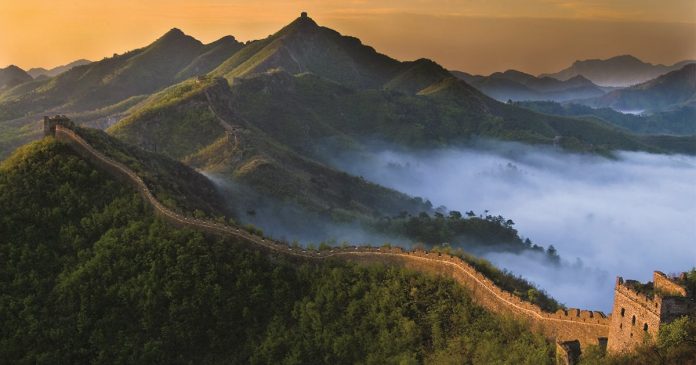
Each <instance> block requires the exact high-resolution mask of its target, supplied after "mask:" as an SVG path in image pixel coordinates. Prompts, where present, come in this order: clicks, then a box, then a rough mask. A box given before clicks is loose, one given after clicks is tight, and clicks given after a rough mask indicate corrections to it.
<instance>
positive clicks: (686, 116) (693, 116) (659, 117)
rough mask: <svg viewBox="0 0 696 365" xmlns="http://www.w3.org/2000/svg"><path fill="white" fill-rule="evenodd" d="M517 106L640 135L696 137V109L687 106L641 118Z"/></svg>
mask: <svg viewBox="0 0 696 365" xmlns="http://www.w3.org/2000/svg"><path fill="white" fill-rule="evenodd" d="M515 105H517V106H521V107H524V108H528V109H531V110H534V111H536V112H539V113H544V114H552V115H559V116H567V117H575V118H584V119H590V120H600V121H602V122H605V123H609V124H613V125H615V126H617V127H620V128H623V129H625V130H626V131H629V132H633V133H638V134H660V135H683V136H688V135H696V105H694V106H690V105H685V106H680V107H678V108H675V109H674V110H668V111H662V112H657V113H643V114H639V115H634V114H625V113H621V112H617V111H616V110H614V109H611V108H606V107H605V108H592V107H589V106H586V105H582V104H575V103H565V104H560V103H556V102H550V101H524V102H516V103H515Z"/></svg>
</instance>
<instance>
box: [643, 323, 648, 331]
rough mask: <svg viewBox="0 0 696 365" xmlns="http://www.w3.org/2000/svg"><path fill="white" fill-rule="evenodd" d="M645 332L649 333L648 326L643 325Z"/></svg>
mask: <svg viewBox="0 0 696 365" xmlns="http://www.w3.org/2000/svg"><path fill="white" fill-rule="evenodd" d="M643 331H645V332H648V324H647V323H645V324H643Z"/></svg>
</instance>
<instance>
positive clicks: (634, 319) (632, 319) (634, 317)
mask: <svg viewBox="0 0 696 365" xmlns="http://www.w3.org/2000/svg"><path fill="white" fill-rule="evenodd" d="M631 324H632V325H634V326H635V325H636V316H633V318H631Z"/></svg>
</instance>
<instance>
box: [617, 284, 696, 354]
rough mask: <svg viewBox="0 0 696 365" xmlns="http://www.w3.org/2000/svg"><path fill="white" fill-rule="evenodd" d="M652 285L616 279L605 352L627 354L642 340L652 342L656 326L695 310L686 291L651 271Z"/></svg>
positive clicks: (656, 331)
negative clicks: (606, 350)
mask: <svg viewBox="0 0 696 365" xmlns="http://www.w3.org/2000/svg"><path fill="white" fill-rule="evenodd" d="M653 280H654V281H653V282H650V283H646V284H642V283H639V282H637V281H634V280H624V279H623V278H622V277H617V278H616V285H615V287H614V307H613V311H612V313H613V314H612V320H611V325H610V329H609V343H608V347H607V348H608V350H609V351H610V352H613V353H622V352H630V351H632V350H633V349H634V348H635V347H637V346H639V345H641V344H642V343H644V342H645V341H654V340H655V339H656V338H657V335H658V333H659V329H660V326H661V325H663V324H666V323H669V322H671V321H672V320H674V319H675V318H678V317H680V316H682V315H686V314H689V313H693V311H694V310H695V309H696V306H694V303H693V300H692V299H690V298H687V297H686V294H687V293H686V289H685V288H684V287H683V286H681V285H680V284H679V283H677V282H676V281H674V280H673V279H670V278H669V277H667V276H666V275H665V274H663V273H662V272H659V271H655V272H654V274H653Z"/></svg>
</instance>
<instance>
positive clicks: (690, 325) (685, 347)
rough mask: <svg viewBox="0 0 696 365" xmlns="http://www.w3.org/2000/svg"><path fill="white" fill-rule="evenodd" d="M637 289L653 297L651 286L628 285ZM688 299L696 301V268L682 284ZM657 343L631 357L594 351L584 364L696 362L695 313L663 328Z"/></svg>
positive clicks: (629, 283)
mask: <svg viewBox="0 0 696 365" xmlns="http://www.w3.org/2000/svg"><path fill="white" fill-rule="evenodd" d="M627 284H628V285H630V286H631V287H632V288H633V289H634V290H638V291H640V292H642V293H644V294H648V295H652V294H653V292H654V288H653V285H652V283H647V284H640V283H637V282H628V283H627ZM680 284H682V285H684V286H685V287H686V290H687V295H688V296H689V298H692V299H696V267H694V268H692V269H691V270H690V271H689V272H687V273H686V278H685V279H684V280H682V281H681V283H680ZM656 340H657V341H655V342H654V343H646V344H644V345H642V346H640V347H638V349H637V350H636V351H635V352H634V353H631V354H626V355H607V354H605V353H604V352H603V351H601V350H600V349H598V348H591V349H589V350H588V351H586V353H585V354H583V356H582V359H581V360H582V361H581V364H588V365H590V364H591V365H596V364H601V365H623V364H626V365H628V364H631V365H652V364H673V365H681V364H693V363H696V314H692V315H691V316H683V317H680V318H678V319H676V320H674V321H673V322H670V323H668V324H666V325H664V326H662V327H660V332H659V334H658V336H657V339H656Z"/></svg>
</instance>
